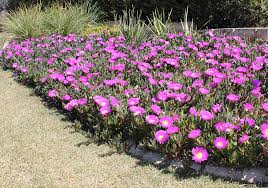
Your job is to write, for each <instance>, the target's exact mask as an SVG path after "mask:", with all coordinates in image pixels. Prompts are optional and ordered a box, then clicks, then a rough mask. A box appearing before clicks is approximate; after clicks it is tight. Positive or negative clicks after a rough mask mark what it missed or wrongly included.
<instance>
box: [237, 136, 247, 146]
mask: <svg viewBox="0 0 268 188" xmlns="http://www.w3.org/2000/svg"><path fill="white" fill-rule="evenodd" d="M248 140H249V136H248V135H247V134H243V135H242V136H241V137H239V139H238V143H239V144H243V143H245V142H247V141H248Z"/></svg>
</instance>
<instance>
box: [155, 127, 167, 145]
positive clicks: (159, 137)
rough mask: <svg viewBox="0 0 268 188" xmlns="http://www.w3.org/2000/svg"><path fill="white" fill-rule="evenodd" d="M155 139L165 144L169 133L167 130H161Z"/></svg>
mask: <svg viewBox="0 0 268 188" xmlns="http://www.w3.org/2000/svg"><path fill="white" fill-rule="evenodd" d="M154 137H155V139H156V140H157V142H158V143H159V144H163V143H165V142H167V141H168V140H169V134H168V133H167V131H164V130H159V131H157V132H156V133H155V134H154Z"/></svg>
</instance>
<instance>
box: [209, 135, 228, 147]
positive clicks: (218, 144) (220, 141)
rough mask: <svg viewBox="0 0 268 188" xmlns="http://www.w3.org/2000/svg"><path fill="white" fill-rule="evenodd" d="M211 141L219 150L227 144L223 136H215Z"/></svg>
mask: <svg viewBox="0 0 268 188" xmlns="http://www.w3.org/2000/svg"><path fill="white" fill-rule="evenodd" d="M213 143H214V146H215V147H216V148H217V149H219V150H222V149H225V148H227V146H228V141H227V140H226V139H225V138H224V137H216V138H215V139H214V142H213Z"/></svg>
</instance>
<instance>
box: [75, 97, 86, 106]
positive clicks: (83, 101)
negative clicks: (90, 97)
mask: <svg viewBox="0 0 268 188" xmlns="http://www.w3.org/2000/svg"><path fill="white" fill-rule="evenodd" d="M77 103H78V104H79V105H81V106H83V105H86V104H87V99H86V98H81V99H78V100H77Z"/></svg>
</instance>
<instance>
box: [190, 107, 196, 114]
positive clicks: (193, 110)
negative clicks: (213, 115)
mask: <svg viewBox="0 0 268 188" xmlns="http://www.w3.org/2000/svg"><path fill="white" fill-rule="evenodd" d="M189 112H190V114H191V115H192V116H197V115H198V113H197V111H196V109H195V107H191V108H190V110H189Z"/></svg>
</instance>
